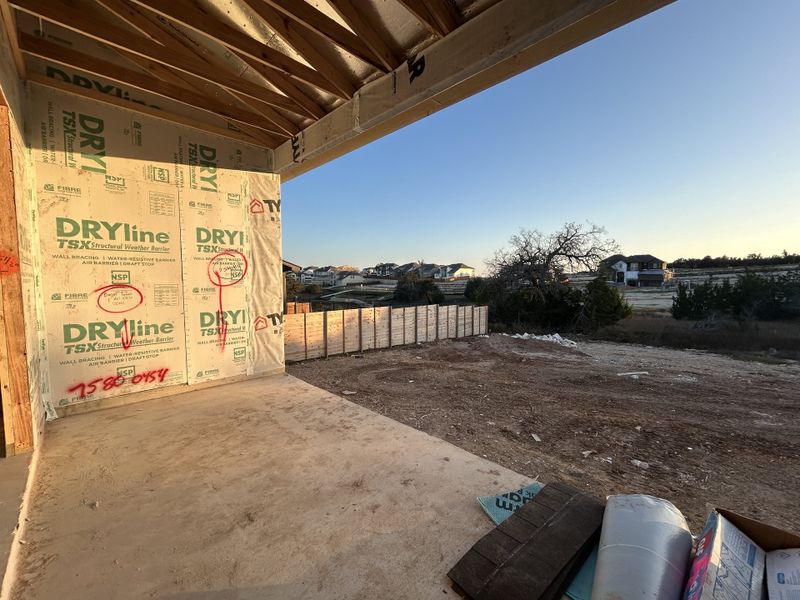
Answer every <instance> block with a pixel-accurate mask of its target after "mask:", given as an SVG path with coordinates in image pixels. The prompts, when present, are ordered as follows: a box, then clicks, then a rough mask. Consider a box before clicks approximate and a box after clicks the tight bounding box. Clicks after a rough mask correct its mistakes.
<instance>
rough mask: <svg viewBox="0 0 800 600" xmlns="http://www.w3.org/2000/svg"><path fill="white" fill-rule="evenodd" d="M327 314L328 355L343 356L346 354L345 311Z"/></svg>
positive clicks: (334, 311) (333, 311)
mask: <svg viewBox="0 0 800 600" xmlns="http://www.w3.org/2000/svg"><path fill="white" fill-rule="evenodd" d="M325 314H326V323H325V328H326V329H325V331H326V342H327V346H326V347H327V355H328V356H330V355H333V354H342V353H343V352H344V317H343V311H341V310H332V311H328V312H326V313H325Z"/></svg>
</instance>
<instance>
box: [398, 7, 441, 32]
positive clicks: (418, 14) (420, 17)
mask: <svg viewBox="0 0 800 600" xmlns="http://www.w3.org/2000/svg"><path fill="white" fill-rule="evenodd" d="M399 1H400V4H402V5H403V6H404V7H405V8H406V10H408V12H410V13H411V14H412V15H413V16H414V18H416V19H417V21H419V22H420V23H421V24H422V25H424V26H425V27H426V28H427V29H428V31H430V32H431V33H432V34H434V35H435V36H436V37H444V36H445V35H447V33H446V32H445V31H443V30H442V28H441V27H440V26H439V23H437V21H436V19H435V18H434V17H433V15H432V14H431V13H430V11H429V10H428V6H427V2H426V0H399Z"/></svg>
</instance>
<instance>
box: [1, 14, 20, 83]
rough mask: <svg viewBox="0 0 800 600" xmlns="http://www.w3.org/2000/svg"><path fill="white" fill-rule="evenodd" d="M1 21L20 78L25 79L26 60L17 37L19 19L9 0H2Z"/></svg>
mask: <svg viewBox="0 0 800 600" xmlns="http://www.w3.org/2000/svg"><path fill="white" fill-rule="evenodd" d="M0 22H2V24H3V30H4V31H5V32H6V36H8V44H9V46H11V56H12V57H13V58H14V65H15V66H16V67H17V75H18V76H19V78H20V79H25V60H24V59H23V58H22V52H20V49H19V41H18V39H17V20H16V19H15V18H14V11H13V10H12V9H11V7H10V6H9V5H8V0H0Z"/></svg>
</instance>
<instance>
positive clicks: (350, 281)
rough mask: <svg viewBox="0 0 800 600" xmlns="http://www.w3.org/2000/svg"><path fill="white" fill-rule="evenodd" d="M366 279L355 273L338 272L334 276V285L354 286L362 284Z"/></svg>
mask: <svg viewBox="0 0 800 600" xmlns="http://www.w3.org/2000/svg"><path fill="white" fill-rule="evenodd" d="M365 281H366V278H365V277H364V276H363V275H361V274H360V273H357V272H355V271H339V272H338V273H337V274H336V284H335V285H337V286H348V285H354V284H359V283H364V282H365Z"/></svg>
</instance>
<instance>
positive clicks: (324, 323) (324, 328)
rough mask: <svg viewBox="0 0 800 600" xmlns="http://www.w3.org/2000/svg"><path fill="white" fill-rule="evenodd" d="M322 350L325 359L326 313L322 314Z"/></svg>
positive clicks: (326, 337)
mask: <svg viewBox="0 0 800 600" xmlns="http://www.w3.org/2000/svg"><path fill="white" fill-rule="evenodd" d="M322 349H323V353H324V356H325V358H328V311H327V310H325V311H323V312H322Z"/></svg>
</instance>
